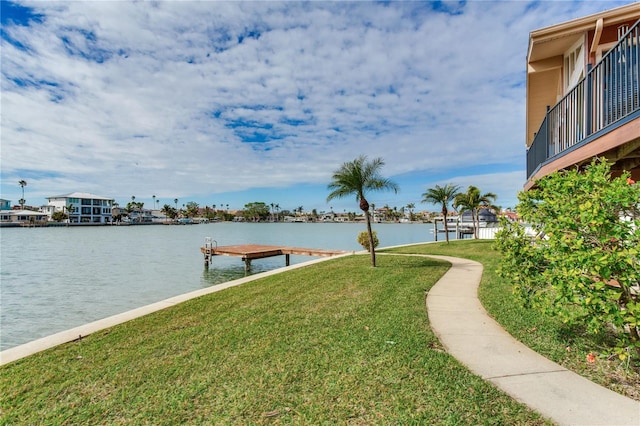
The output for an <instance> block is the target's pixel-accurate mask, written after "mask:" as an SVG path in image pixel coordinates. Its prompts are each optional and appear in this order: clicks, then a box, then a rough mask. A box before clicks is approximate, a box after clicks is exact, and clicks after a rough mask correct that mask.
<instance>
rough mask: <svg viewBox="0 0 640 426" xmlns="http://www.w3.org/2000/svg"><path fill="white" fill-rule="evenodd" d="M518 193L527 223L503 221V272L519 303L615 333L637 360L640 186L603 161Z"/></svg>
mask: <svg viewBox="0 0 640 426" xmlns="http://www.w3.org/2000/svg"><path fill="white" fill-rule="evenodd" d="M536 186H537V188H535V189H532V190H529V191H527V192H521V193H520V194H519V195H518V200H519V204H518V206H517V207H516V211H517V213H518V214H519V215H520V217H522V218H523V219H524V220H525V221H526V222H527V223H530V224H531V226H532V227H533V230H534V231H535V232H537V233H538V235H540V236H541V237H539V238H534V239H532V237H530V236H529V235H526V234H525V232H524V228H523V225H521V224H519V223H514V222H509V221H507V220H503V221H502V227H503V229H502V230H501V231H500V232H499V233H498V234H497V236H496V237H497V244H498V247H499V248H500V250H501V251H502V253H503V256H502V261H501V262H502V263H501V265H500V269H499V271H500V274H501V275H502V276H503V277H505V278H507V279H509V280H510V281H511V282H513V283H514V289H515V290H516V293H517V294H519V295H520V297H521V300H522V301H523V302H524V303H525V304H527V305H529V306H533V307H537V308H541V309H543V310H544V311H546V312H548V313H550V314H553V315H554V316H558V317H559V318H561V319H562V320H563V321H564V322H566V323H569V324H572V325H581V326H582V325H584V326H586V330H587V331H589V332H591V333H594V334H595V333H603V334H604V333H613V335H614V336H615V338H616V344H617V347H616V349H615V350H614V351H615V352H616V353H617V354H618V356H619V357H620V358H621V359H623V360H624V359H626V358H627V357H629V355H632V352H631V350H632V349H635V355H636V357H640V205H639V200H640V185H638V184H636V183H634V182H633V181H632V180H631V179H630V177H629V174H628V173H624V174H623V175H622V176H620V177H617V178H612V177H611V167H610V165H609V164H608V163H606V162H605V161H596V160H594V161H593V162H592V163H591V164H590V165H589V166H587V167H586V168H585V170H584V171H578V170H567V171H562V172H555V173H552V174H550V175H548V176H546V177H544V178H542V179H540V180H538V181H537V182H536Z"/></svg>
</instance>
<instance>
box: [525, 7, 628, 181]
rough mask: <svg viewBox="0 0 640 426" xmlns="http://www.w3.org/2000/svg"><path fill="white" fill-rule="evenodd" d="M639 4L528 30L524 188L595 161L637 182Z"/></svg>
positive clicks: (614, 172)
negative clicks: (610, 166) (603, 162)
mask: <svg viewBox="0 0 640 426" xmlns="http://www.w3.org/2000/svg"><path fill="white" fill-rule="evenodd" d="M639 46H640V3H632V4H629V5H626V6H622V7H618V8H615V9H611V10H607V11H603V12H600V13H596V14H594V15H590V16H586V17H583V18H578V19H575V20H572V21H568V22H563V23H559V24H556V25H553V26H550V27H546V28H541V29H539V30H535V31H532V32H531V33H530V35H529V49H528V51H527V99H526V101H527V114H526V146H527V182H526V184H525V189H529V188H532V187H534V186H535V182H536V180H538V179H540V178H542V177H544V176H546V175H548V174H550V173H552V172H554V171H557V170H565V169H574V168H580V167H582V166H584V165H585V164H588V163H590V162H591V161H592V160H593V158H594V157H604V158H606V159H607V160H608V161H609V162H611V163H612V164H613V166H612V172H613V174H614V176H616V175H620V174H621V173H622V172H624V171H627V172H629V173H631V176H632V178H633V179H634V180H636V181H638V180H640V48H639Z"/></svg>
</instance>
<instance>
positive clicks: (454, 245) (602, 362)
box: [385, 240, 640, 400]
mask: <svg viewBox="0 0 640 426" xmlns="http://www.w3.org/2000/svg"><path fill="white" fill-rule="evenodd" d="M493 245H494V244H493V241H488V240H466V241H451V243H450V244H448V245H447V244H442V243H440V244H425V245H419V246H408V247H401V248H397V249H389V250H385V251H387V252H395V253H416V254H440V255H446V256H456V257H464V258H468V259H472V260H475V261H477V262H480V263H482V264H483V266H484V270H483V275H482V281H481V284H480V289H479V297H480V300H481V302H482V304H483V305H484V307H485V309H486V310H487V311H488V313H489V314H490V315H491V316H492V317H493V318H495V319H496V321H498V322H499V323H500V324H501V325H502V326H503V327H504V328H505V329H506V330H507V331H508V332H509V333H510V334H511V335H512V336H514V337H515V338H517V339H518V340H520V341H521V342H523V343H524V344H525V345H527V346H529V347H530V348H532V349H533V350H535V351H536V352H538V353H540V354H542V355H544V356H546V357H547V358H549V359H551V360H553V361H555V362H557V363H559V364H561V365H563V366H564V367H566V368H568V369H570V370H572V371H575V372H577V373H578V374H580V375H582V376H584V377H587V378H589V379H591V380H592V381H594V382H596V383H599V384H601V385H603V386H606V387H608V388H610V389H612V390H614V391H616V392H618V393H621V394H623V395H627V396H629V397H632V398H634V399H637V400H640V368H638V366H636V367H635V368H633V366H630V365H627V364H625V363H623V362H621V361H619V360H618V359H617V358H607V357H605V356H600V357H598V358H597V360H596V362H595V363H589V362H587V354H589V353H593V354H596V355H598V354H602V353H605V352H607V349H610V348H607V345H608V344H610V343H611V341H608V340H607V336H592V335H589V334H587V333H585V331H584V330H583V329H581V328H580V327H568V326H567V325H565V324H563V323H562V322H561V321H560V320H559V319H558V318H555V317H549V316H545V315H543V314H542V313H540V311H538V310H535V309H525V308H523V307H522V306H521V305H520V304H519V302H518V301H517V299H516V297H515V296H514V295H513V293H512V290H511V284H510V283H509V282H506V281H505V280H503V279H501V278H500V277H499V276H498V274H497V272H496V271H497V268H498V265H499V263H500V253H499V251H498V250H496V249H495V248H494V247H493Z"/></svg>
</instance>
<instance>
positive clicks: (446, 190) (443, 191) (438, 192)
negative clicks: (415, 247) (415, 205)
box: [422, 183, 460, 244]
mask: <svg viewBox="0 0 640 426" xmlns="http://www.w3.org/2000/svg"><path fill="white" fill-rule="evenodd" d="M459 191H460V187H459V186H458V185H454V184H452V183H448V184H446V185H445V186H440V185H436V186H435V188H429V189H427V192H425V193H424V194H422V202H423V203H431V204H436V205H440V206H441V207H442V216H443V218H444V219H443V220H444V236H445V238H446V240H447V244H449V226H448V222H447V215H448V214H449V203H450V202H452V201H453V200H454V199H455V197H456V196H457V195H458V193H459ZM436 228H437V227H436ZM436 232H437V230H436ZM436 239H437V237H436Z"/></svg>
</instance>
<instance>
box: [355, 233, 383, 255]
mask: <svg viewBox="0 0 640 426" xmlns="http://www.w3.org/2000/svg"><path fill="white" fill-rule="evenodd" d="M372 235H373V248H374V249H375V248H376V247H378V244H380V241H379V240H378V234H377V233H376V231H373V232H372ZM358 244H360V245H361V246H362V247H363V248H364V249H365V250H367V251H371V247H370V246H369V233H368V232H367V231H362V232H361V233H359V234H358Z"/></svg>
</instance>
